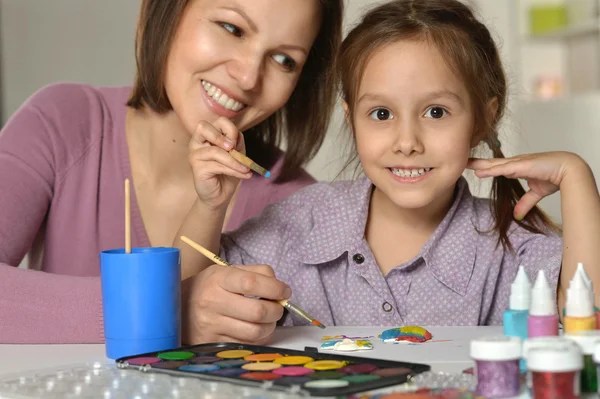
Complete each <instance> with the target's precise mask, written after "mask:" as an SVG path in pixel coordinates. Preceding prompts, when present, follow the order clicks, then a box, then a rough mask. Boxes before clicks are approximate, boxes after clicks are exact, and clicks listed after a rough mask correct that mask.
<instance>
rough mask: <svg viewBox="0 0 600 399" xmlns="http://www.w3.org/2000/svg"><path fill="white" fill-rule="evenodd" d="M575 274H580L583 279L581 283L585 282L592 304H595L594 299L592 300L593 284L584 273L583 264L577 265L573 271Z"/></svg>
mask: <svg viewBox="0 0 600 399" xmlns="http://www.w3.org/2000/svg"><path fill="white" fill-rule="evenodd" d="M575 273H579V274H581V277H583V281H584V282H585V285H587V287H588V290H589V291H590V296H591V297H592V303H594V302H595V298H594V283H593V282H592V280H591V279H590V277H589V276H588V275H587V273H586V272H585V268H584V267H583V263H581V262H579V263H577V270H575Z"/></svg>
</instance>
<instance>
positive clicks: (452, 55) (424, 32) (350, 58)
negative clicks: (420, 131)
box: [338, 0, 556, 250]
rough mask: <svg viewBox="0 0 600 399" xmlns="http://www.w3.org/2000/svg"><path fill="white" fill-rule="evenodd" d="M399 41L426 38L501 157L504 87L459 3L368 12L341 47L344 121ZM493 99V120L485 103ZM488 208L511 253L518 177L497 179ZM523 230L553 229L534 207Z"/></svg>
mask: <svg viewBox="0 0 600 399" xmlns="http://www.w3.org/2000/svg"><path fill="white" fill-rule="evenodd" d="M399 40H427V41H429V42H430V43H433V44H434V45H435V46H436V48H437V49H438V50H439V51H440V52H441V53H442V55H443V57H444V59H445V60H446V62H447V64H448V66H449V67H450V68H451V69H452V70H453V71H454V72H455V73H456V74H457V75H458V76H460V77H461V78H462V81H463V83H464V84H465V86H466V88H467V90H468V92H469V95H470V99H471V105H472V110H473V115H474V116H475V117H474V121H473V122H474V134H475V135H477V136H478V137H480V138H481V139H482V140H483V141H484V142H486V143H487V144H488V145H489V147H490V149H491V150H492V152H493V156H494V157H496V158H504V154H503V153H502V150H501V149H500V141H499V140H498V130H497V127H498V123H499V122H500V119H501V118H502V115H503V114H504V109H505V106H506V98H507V84H506V77H505V74H504V69H503V67H502V62H501V61H500V55H499V53H498V49H497V48H496V44H495V43H494V40H493V39H492V37H491V35H490V32H489V31H488V29H487V28H486V27H485V26H484V25H483V24H482V23H481V22H479V21H478V20H477V19H476V18H475V16H474V15H473V12H472V10H471V9H470V8H469V7H468V6H467V5H465V4H463V3H461V2H460V1H458V0H392V1H390V2H388V3H385V4H383V5H380V6H378V7H376V8H374V9H372V10H371V11H369V12H368V13H367V14H366V15H365V16H364V17H363V19H362V21H361V22H360V23H359V24H358V25H357V26H356V27H354V29H353V30H352V31H351V32H350V33H349V34H348V36H347V37H346V39H345V40H344V42H343V43H342V47H341V51H340V55H339V59H338V71H339V72H338V73H339V75H340V78H341V84H342V95H343V98H344V100H345V101H346V102H347V104H348V119H349V120H350V121H351V123H353V119H354V118H353V115H352V110H353V108H354V105H355V102H356V96H357V94H358V89H359V85H360V82H361V76H362V74H363V73H364V70H365V68H366V65H367V62H368V61H369V59H370V58H371V56H372V55H373V54H374V52H375V51H376V50H378V49H380V48H381V47H382V46H386V45H388V44H391V43H394V42H397V41H399ZM493 99H496V100H497V102H498V109H497V111H496V113H495V115H493V117H491V118H489V117H480V116H482V115H490V112H489V109H488V104H489V103H490V101H491V100H493ZM491 194H492V201H490V207H491V211H492V214H493V216H494V221H495V224H494V226H493V230H492V231H496V232H497V233H498V235H499V240H498V242H499V243H501V244H502V246H503V248H505V249H509V250H513V248H512V246H511V244H510V241H509V239H508V234H509V229H510V226H511V223H512V222H513V220H514V219H513V217H512V215H513V209H514V206H515V205H516V203H517V201H518V200H519V199H520V198H521V196H523V194H525V190H524V188H523V186H521V184H520V183H519V181H518V180H516V179H508V178H505V177H495V178H494V181H493V185H492V193H491ZM516 223H518V224H519V225H520V226H521V227H523V228H525V229H526V230H528V231H530V232H533V233H544V232H547V229H548V228H550V229H556V228H555V226H554V224H553V223H552V222H551V221H550V219H549V218H548V217H547V216H546V215H545V214H544V213H543V212H542V211H541V210H540V209H539V208H538V207H535V208H533V209H532V210H531V211H530V212H529V213H528V214H527V216H526V217H525V218H524V220H517V221H516Z"/></svg>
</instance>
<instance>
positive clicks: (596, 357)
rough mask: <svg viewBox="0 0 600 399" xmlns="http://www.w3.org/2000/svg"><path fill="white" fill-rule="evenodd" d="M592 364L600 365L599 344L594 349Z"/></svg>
mask: <svg viewBox="0 0 600 399" xmlns="http://www.w3.org/2000/svg"><path fill="white" fill-rule="evenodd" d="M594 363H596V364H600V342H599V343H598V345H596V347H595V348H594Z"/></svg>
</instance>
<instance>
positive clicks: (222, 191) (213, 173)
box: [188, 118, 252, 209]
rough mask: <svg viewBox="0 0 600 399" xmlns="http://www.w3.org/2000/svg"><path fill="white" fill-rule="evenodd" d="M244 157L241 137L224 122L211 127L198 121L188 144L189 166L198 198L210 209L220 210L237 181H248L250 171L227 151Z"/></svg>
mask: <svg viewBox="0 0 600 399" xmlns="http://www.w3.org/2000/svg"><path fill="white" fill-rule="evenodd" d="M234 148H235V149H236V150H237V151H239V152H241V153H242V154H244V153H245V152H246V149H245V146H244V137H243V135H242V134H241V133H240V132H239V131H238V129H237V127H236V126H235V125H234V124H233V123H232V122H231V121H230V120H229V119H226V118H219V119H217V121H216V122H215V123H214V125H211V124H210V123H208V122H206V121H200V122H199V123H198V125H197V126H196V130H195V131H194V133H193V134H192V138H191V140H190V144H189V156H188V159H189V162H190V165H191V167H192V170H193V172H194V185H195V187H196V192H197V193H198V198H199V199H200V201H202V202H203V203H204V204H205V205H206V206H208V207H210V208H211V209H223V207H224V208H226V207H227V205H228V204H229V201H230V200H231V198H232V196H233V194H234V192H235V190H236V188H237V186H238V184H239V182H240V179H249V178H250V177H252V172H250V169H249V168H248V167H247V166H245V165H242V164H241V163H239V162H238V161H236V160H235V159H234V158H233V157H232V156H231V155H230V154H229V151H230V150H231V149H234Z"/></svg>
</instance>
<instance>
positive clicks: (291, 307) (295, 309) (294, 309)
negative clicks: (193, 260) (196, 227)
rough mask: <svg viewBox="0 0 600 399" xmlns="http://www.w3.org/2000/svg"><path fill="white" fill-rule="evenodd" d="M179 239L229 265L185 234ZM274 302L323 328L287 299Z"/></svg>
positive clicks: (209, 257)
mask: <svg viewBox="0 0 600 399" xmlns="http://www.w3.org/2000/svg"><path fill="white" fill-rule="evenodd" d="M181 241H183V242H185V243H186V244H188V245H189V246H190V247H192V248H194V249H195V250H196V251H198V252H200V253H201V254H202V255H204V256H206V257H207V258H208V259H210V260H212V261H213V262H215V263H216V264H218V265H222V266H231V264H230V263H229V262H227V261H226V260H223V259H221V258H219V257H218V256H217V255H215V254H213V253H212V252H210V251H209V250H208V249H206V248H204V247H203V246H201V245H200V244H197V243H195V242H194V241H192V240H190V239H189V238H187V237H185V236H181ZM276 302H278V303H279V304H280V305H281V306H283V307H284V308H286V309H287V310H289V311H290V312H294V313H296V314H297V315H298V316H300V317H302V318H304V319H306V320H308V321H309V322H310V323H311V324H314V325H315V326H317V327H319V328H325V325H324V324H323V323H321V322H320V321H319V320H317V319H315V318H314V317H312V316H311V315H309V314H308V313H306V312H305V311H304V310H302V309H300V308H299V307H298V306H296V305H294V304H293V303H291V302H290V301H288V300H287V299H281V300H278V301H276Z"/></svg>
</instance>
